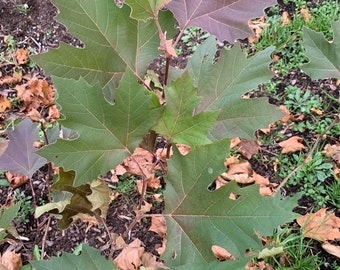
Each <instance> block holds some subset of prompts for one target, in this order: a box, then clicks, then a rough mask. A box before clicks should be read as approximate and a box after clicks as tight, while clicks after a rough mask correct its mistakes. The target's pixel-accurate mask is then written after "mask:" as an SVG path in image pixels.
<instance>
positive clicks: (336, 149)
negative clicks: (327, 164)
mask: <svg viewBox="0 0 340 270" xmlns="http://www.w3.org/2000/svg"><path fill="white" fill-rule="evenodd" d="M322 153H324V154H325V155H326V156H327V157H330V158H332V159H333V160H335V161H336V162H337V163H338V164H340V144H333V145H331V144H326V146H325V147H324V149H323V151H322Z"/></svg>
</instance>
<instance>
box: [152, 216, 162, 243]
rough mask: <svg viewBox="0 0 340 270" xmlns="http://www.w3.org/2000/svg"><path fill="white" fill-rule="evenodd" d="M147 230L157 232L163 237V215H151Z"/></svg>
mask: <svg viewBox="0 0 340 270" xmlns="http://www.w3.org/2000/svg"><path fill="white" fill-rule="evenodd" d="M149 231H153V232H155V233H157V234H158V235H159V236H160V237H162V238H164V237H165V235H166V221H165V218H164V217H157V216H153V217H151V226H150V228H149Z"/></svg>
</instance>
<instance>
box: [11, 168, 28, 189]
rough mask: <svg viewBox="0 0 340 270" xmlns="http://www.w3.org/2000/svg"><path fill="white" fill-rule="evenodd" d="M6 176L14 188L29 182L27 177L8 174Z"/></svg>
mask: <svg viewBox="0 0 340 270" xmlns="http://www.w3.org/2000/svg"><path fill="white" fill-rule="evenodd" d="M5 176H6V178H7V180H8V182H9V183H10V184H11V186H12V187H13V188H17V187H20V186H21V185H23V184H25V183H26V182H27V181H28V180H29V178H28V177H27V176H25V175H21V174H17V173H11V172H6V173H5Z"/></svg>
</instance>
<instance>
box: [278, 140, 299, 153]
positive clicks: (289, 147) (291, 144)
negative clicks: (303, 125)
mask: <svg viewBox="0 0 340 270" xmlns="http://www.w3.org/2000/svg"><path fill="white" fill-rule="evenodd" d="M302 141H303V139H302V138H301V137H298V136H293V137H291V138H289V139H288V140H285V141H282V142H280V143H279V145H280V146H281V147H282V150H281V153H282V154H286V153H291V152H296V151H300V150H302V149H304V148H305V146H304V145H303V144H302V143H301V142H302Z"/></svg>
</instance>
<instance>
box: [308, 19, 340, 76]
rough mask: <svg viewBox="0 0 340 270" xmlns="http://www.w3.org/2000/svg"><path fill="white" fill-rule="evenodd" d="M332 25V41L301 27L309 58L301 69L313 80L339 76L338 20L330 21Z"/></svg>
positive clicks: (339, 45)
mask: <svg viewBox="0 0 340 270" xmlns="http://www.w3.org/2000/svg"><path fill="white" fill-rule="evenodd" d="M332 26H333V32H334V38H333V41H332V42H329V41H327V40H326V39H325V37H324V36H323V34H322V33H317V32H315V31H313V30H310V29H308V28H304V29H303V45H304V46H305V49H306V55H307V57H308V58H309V60H310V61H309V63H307V64H306V65H304V66H303V71H305V72H306V73H307V74H308V75H309V76H311V77H312V78H313V79H314V80H317V79H322V78H340V20H338V21H337V22H332Z"/></svg>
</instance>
